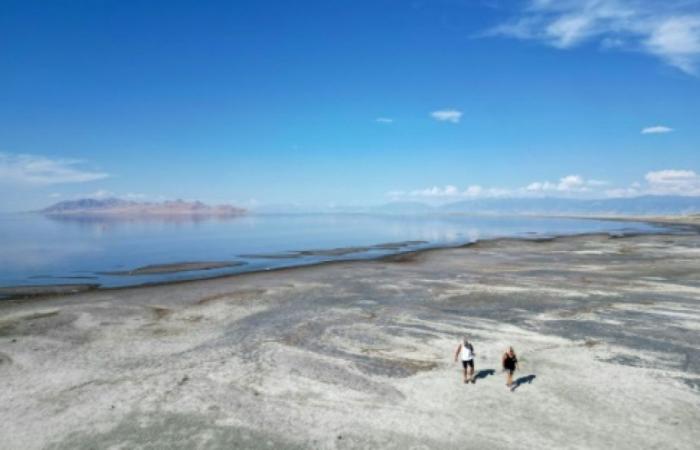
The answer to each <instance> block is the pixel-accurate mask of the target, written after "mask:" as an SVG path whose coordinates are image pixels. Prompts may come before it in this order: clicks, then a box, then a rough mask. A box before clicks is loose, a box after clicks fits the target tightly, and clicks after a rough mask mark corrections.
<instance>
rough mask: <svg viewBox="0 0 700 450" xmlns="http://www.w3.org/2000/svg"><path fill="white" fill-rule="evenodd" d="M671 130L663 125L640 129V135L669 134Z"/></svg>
mask: <svg viewBox="0 0 700 450" xmlns="http://www.w3.org/2000/svg"><path fill="white" fill-rule="evenodd" d="M671 131H673V128H669V127H666V126H664V125H655V126H653V127H646V128H642V134H663V133H670V132H671Z"/></svg>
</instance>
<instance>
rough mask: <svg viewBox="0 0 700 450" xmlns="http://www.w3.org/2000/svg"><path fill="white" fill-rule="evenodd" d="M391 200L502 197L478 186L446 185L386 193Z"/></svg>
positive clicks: (494, 190)
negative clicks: (461, 187)
mask: <svg viewBox="0 0 700 450" xmlns="http://www.w3.org/2000/svg"><path fill="white" fill-rule="evenodd" d="M387 195H388V196H389V197H392V198H409V197H411V198H424V199H435V200H439V199H460V198H476V197H493V196H499V195H503V190H496V189H485V188H483V187H481V186H479V185H476V184H474V185H471V186H467V188H466V189H464V190H461V189H459V188H458V187H456V186H454V185H451V184H448V185H446V186H433V187H429V188H426V189H416V190H413V191H401V190H398V191H390V192H388V193H387Z"/></svg>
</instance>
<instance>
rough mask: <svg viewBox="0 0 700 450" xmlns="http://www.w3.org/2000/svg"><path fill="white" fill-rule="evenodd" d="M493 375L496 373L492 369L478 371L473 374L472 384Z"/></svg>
mask: <svg viewBox="0 0 700 450" xmlns="http://www.w3.org/2000/svg"><path fill="white" fill-rule="evenodd" d="M495 373H496V371H495V370H493V369H484V370H480V371H478V372H477V373H475V374H474V379H473V380H474V383H476V382H477V381H479V380H481V379H483V378H486V377H488V376H489V375H493V374H495Z"/></svg>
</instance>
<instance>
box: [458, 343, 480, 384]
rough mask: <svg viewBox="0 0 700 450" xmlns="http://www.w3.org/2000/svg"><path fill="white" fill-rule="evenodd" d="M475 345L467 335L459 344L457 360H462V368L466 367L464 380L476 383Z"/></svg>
mask: <svg viewBox="0 0 700 450" xmlns="http://www.w3.org/2000/svg"><path fill="white" fill-rule="evenodd" d="M474 356H476V353H474V346H473V345H472V344H471V342H469V339H467V338H466V337H465V338H464V339H463V340H462V342H460V343H459V345H458V346H457V351H456V352H455V362H457V359H461V360H462V368H463V369H464V373H463V374H464V382H465V383H469V382H470V381H471V382H472V383H476V380H474Z"/></svg>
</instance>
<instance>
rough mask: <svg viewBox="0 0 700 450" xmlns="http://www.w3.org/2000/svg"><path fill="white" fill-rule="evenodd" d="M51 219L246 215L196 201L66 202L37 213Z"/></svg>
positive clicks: (228, 207) (109, 200)
mask: <svg viewBox="0 0 700 450" xmlns="http://www.w3.org/2000/svg"><path fill="white" fill-rule="evenodd" d="M40 212H41V213H42V214H44V215H46V216H50V217H105V216H109V217H116V216H119V217H146V216H199V217H203V216H216V217H232V216H241V215H244V214H246V213H247V211H246V210H245V209H243V208H238V207H236V206H232V205H207V204H204V203H202V202H199V201H193V202H189V201H184V200H175V201H165V202H137V201H131V200H123V199H119V198H107V199H94V198H83V199H79V200H67V201H62V202H59V203H56V204H54V205H51V206H49V207H47V208H44V209H42V210H41V211H40Z"/></svg>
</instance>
